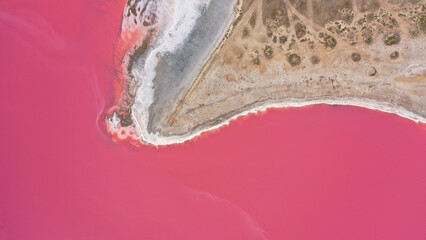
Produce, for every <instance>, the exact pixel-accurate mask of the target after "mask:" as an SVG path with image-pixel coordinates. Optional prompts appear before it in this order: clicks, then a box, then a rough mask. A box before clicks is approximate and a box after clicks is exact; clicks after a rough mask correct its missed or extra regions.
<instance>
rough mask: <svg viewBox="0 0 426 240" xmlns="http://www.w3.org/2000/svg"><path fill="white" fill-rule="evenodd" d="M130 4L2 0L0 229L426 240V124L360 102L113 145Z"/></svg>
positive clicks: (117, 235) (48, 233) (33, 234)
mask: <svg viewBox="0 0 426 240" xmlns="http://www.w3.org/2000/svg"><path fill="white" fill-rule="evenodd" d="M123 4H124V1H123V0H120V1H118V0H111V1H100V0H99V1H97V0H92V1H88V0H87V1H84V0H74V1H57V0H50V1H48V0H45V1H30V0H13V1H12V0H6V1H2V2H0V52H1V60H0V100H1V101H0V112H1V120H0V123H1V125H0V141H1V145H0V239H2V240H3V239H4V240H12V239H13V240H14V239H17V240H18V239H19V240H23V239H31V240H37V239H103V240H104V239H148V240H151V239H179V240H180V239H197V240H198V239H215V240H218V239H220V240H227V239H229V240H231V239H232V240H235V239H246V240H247V239H386V240H389V239H426V204H425V202H426V174H424V173H425V172H426V161H425V156H426V148H425V146H426V129H425V126H424V125H420V124H416V123H414V122H412V121H409V120H406V119H403V118H400V117H397V116H395V115H391V114H385V113H381V112H377V111H371V110H366V109H361V108H356V107H331V106H326V105H320V106H315V107H307V108H303V109H287V110H271V111H269V112H268V113H265V114H261V115H259V116H250V117H246V118H241V119H239V120H238V121H234V122H232V124H231V125H230V126H229V127H224V128H222V129H220V130H218V131H215V132H214V133H210V134H205V135H203V136H202V137H200V138H198V139H197V140H195V141H192V142H190V143H186V144H183V145H177V146H172V147H165V148H163V147H162V148H160V149H156V148H152V147H141V148H132V147H129V146H127V145H118V144H116V143H114V142H112V140H111V138H110V137H109V136H108V135H107V134H105V132H104V129H103V128H102V125H101V124H100V123H102V122H103V115H102V113H103V112H104V110H105V109H107V108H108V107H109V106H110V105H111V102H112V101H113V96H112V93H113V92H114V87H113V86H114V81H116V80H115V79H116V77H115V76H116V75H115V73H114V62H113V59H112V55H113V52H114V43H115V41H116V38H117V37H118V34H119V29H120V21H121V11H122V8H123V6H124V5H123Z"/></svg>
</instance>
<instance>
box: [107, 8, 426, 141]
mask: <svg viewBox="0 0 426 240" xmlns="http://www.w3.org/2000/svg"><path fill="white" fill-rule="evenodd" d="M221 1H223V2H221V3H220V4H218V3H219V1H216V2H215V1H211V2H209V1H186V4H189V5H191V4H195V5H194V6H199V7H195V8H193V11H197V10H199V12H193V13H194V14H193V17H192V18H190V19H192V20H194V19H195V20H194V22H193V23H189V26H191V27H187V28H186V30H182V31H181V30H179V29H177V28H175V32H170V29H172V30H173V26H171V27H170V25H168V24H167V23H164V26H165V27H164V28H162V29H160V33H159V35H158V36H159V37H157V39H159V40H157V41H156V42H155V43H153V44H151V45H150V46H149V47H147V51H146V52H145V53H144V54H141V55H140V56H138V58H133V61H134V62H133V63H132V66H133V67H132V68H128V65H129V64H128V63H126V64H127V65H126V67H127V68H126V69H128V71H129V75H132V76H134V77H133V78H132V80H131V81H133V82H134V88H133V92H134V93H135V94H134V95H135V96H133V100H132V101H129V104H128V107H129V108H128V109H129V111H128V115H126V116H130V121H128V119H126V121H127V124H126V126H124V127H128V128H132V129H134V132H136V133H137V138H138V139H139V140H140V141H142V142H144V143H148V144H153V145H168V144H174V143H181V142H184V141H186V140H189V139H191V138H193V137H195V136H197V135H199V134H200V133H202V132H204V131H209V130H211V129H215V128H218V127H220V126H222V125H224V124H227V123H228V122H229V121H230V120H232V119H235V118H236V117H238V116H241V115H246V114H248V113H251V112H257V111H263V110H265V109H267V108H271V107H300V106H306V105H312V104H319V103H326V104H333V105H334V104H336V105H354V106H361V107H366V108H370V109H377V110H380V111H384V112H389V113H393V114H398V115H399V116H402V117H405V118H409V119H411V120H414V121H416V122H422V123H426V54H424V53H425V52H426V41H425V40H426V38H425V36H426V19H425V18H426V17H425V15H426V10H425V1H424V0H423V1H420V0H411V1H396V0H334V1H327V0H269V1H266V0H241V1H238V2H237V1H231V0H221ZM129 2H131V3H132V4H135V2H139V4H143V3H144V1H135V0H131V1H129ZM145 2H146V1H145ZM148 2H149V1H148ZM158 2H167V1H158ZM168 2H169V5H170V4H171V5H172V7H171V8H170V9H171V10H170V11H172V12H173V11H177V10H176V9H177V8H179V5H177V3H178V2H179V1H172V0H170V1H168ZM191 2H192V3H191ZM225 3H227V4H228V5H226V4H225ZM173 4H175V5H173ZM197 4H198V5H197ZM224 4H225V5H224ZM128 6H131V4H130V5H128ZM140 6H142V5H140ZM135 9H136V8H135ZM156 11H160V9H158V10H156ZM175 15H176V19H178V18H179V16H178V15H177V14H175ZM156 16H157V17H158V18H159V19H161V17H162V15H161V12H158V13H157V15H156ZM180 17H181V16H180ZM180 19H181V20H182V22H183V23H185V21H190V20H188V19H189V18H188V19H186V18H185V17H183V18H180ZM175 22H176V21H175ZM177 22H179V21H177ZM141 27H142V28H143V26H141ZM167 27H169V28H167ZM161 31H163V34H164V32H165V33H166V34H168V35H167V36H171V37H170V38H168V39H166V40H164V39H165V38H164V37H162V35H161V34H162V33H161ZM184 31H186V32H184ZM171 33H174V34H181V35H180V36H181V37H180V38H173V35H172V34H171ZM171 43H173V44H175V46H174V47H173V48H170V47H168V48H166V47H162V44H163V45H164V44H169V45H170V44H171ZM169 45H167V46H169ZM153 58H155V61H154V62H153V61H152V59H153ZM153 63H155V64H153ZM150 74H151V75H150ZM153 75H154V76H153ZM123 120H124V117H123V114H122V113H120V112H119V111H116V112H114V114H112V115H111V116H110V117H109V118H108V121H107V122H108V123H109V125H110V129H117V130H118V129H120V128H123V126H122V124H121V122H123Z"/></svg>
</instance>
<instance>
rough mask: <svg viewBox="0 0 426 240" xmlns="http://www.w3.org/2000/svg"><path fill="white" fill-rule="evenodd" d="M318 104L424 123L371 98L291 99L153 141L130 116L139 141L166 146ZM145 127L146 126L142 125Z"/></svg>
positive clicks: (424, 119) (412, 114)
mask: <svg viewBox="0 0 426 240" xmlns="http://www.w3.org/2000/svg"><path fill="white" fill-rule="evenodd" d="M319 104H328V105H336V106H355V107H363V108H367V109H371V110H378V111H381V112H385V113H391V114H396V115H398V116H400V117H403V118H406V119H409V120H412V121H414V122H416V123H422V124H426V118H424V117H422V116H420V115H417V114H415V113H412V112H409V111H407V110H406V109H404V108H403V107H397V108H395V106H390V104H386V103H382V102H377V101H373V100H364V99H355V98H354V99H352V98H351V99H341V100H338V99H326V100H311V101H293V102H283V103H270V104H265V105H262V106H258V107H255V108H252V109H249V110H245V111H242V112H240V113H236V114H235V115H233V116H232V117H230V118H228V119H226V120H224V121H221V122H215V123H214V124H213V125H211V126H208V127H206V128H202V129H199V130H196V131H194V132H190V133H188V134H185V135H179V136H167V137H166V136H160V135H158V134H157V135H156V138H152V136H153V134H151V139H153V140H154V141H146V138H144V135H143V131H141V126H140V125H139V123H138V122H137V121H136V119H135V118H134V116H132V118H133V120H134V123H135V125H136V128H137V130H138V131H139V132H140V133H141V141H142V142H144V143H146V144H150V145H154V146H167V145H173V144H182V143H184V142H187V141H189V140H192V139H194V138H196V137H198V136H200V135H201V134H202V133H204V132H209V131H213V130H216V129H219V128H221V127H223V126H227V125H229V124H230V122H231V121H233V120H236V119H237V118H239V117H244V116H247V115H249V114H257V113H260V112H265V111H267V110H268V109H279V108H289V107H292V108H294V107H306V106H312V105H319ZM144 127H146V126H144Z"/></svg>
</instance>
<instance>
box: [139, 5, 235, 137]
mask: <svg viewBox="0 0 426 240" xmlns="http://www.w3.org/2000/svg"><path fill="white" fill-rule="evenodd" d="M235 4H236V0H212V1H211V2H210V4H209V6H208V7H207V8H206V9H204V14H203V15H202V16H201V17H200V18H199V19H198V20H197V23H196V25H195V27H194V29H193V30H192V32H191V33H190V35H189V36H188V37H187V38H186V40H185V43H184V44H182V45H180V46H179V47H178V48H177V49H176V51H174V52H166V53H165V54H164V55H162V56H160V57H159V62H158V65H157V68H156V77H155V78H154V80H153V83H154V101H153V103H152V105H151V107H150V109H149V122H148V132H150V133H155V132H158V130H159V128H161V123H164V122H165V121H167V119H166V118H167V116H169V115H170V114H172V113H173V111H174V109H175V108H176V106H177V105H178V104H179V103H180V101H181V99H182V98H183V97H184V96H185V94H186V92H187V91H188V89H189V88H190V87H191V86H192V84H193V82H194V80H195V79H196V77H197V76H198V74H199V72H200V71H201V70H202V68H203V66H204V65H205V64H206V63H207V61H208V59H209V57H210V55H211V54H212V53H213V52H214V51H215V49H216V48H217V47H218V45H219V44H220V42H221V41H222V39H223V37H224V35H225V34H226V31H227V29H228V27H229V25H230V24H231V23H232V20H233V18H234V6H235ZM144 63H145V59H144V57H141V58H140V60H139V61H138V64H137V65H138V66H139V68H140V67H141V66H143V65H144ZM136 80H137V81H143V79H136Z"/></svg>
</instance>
